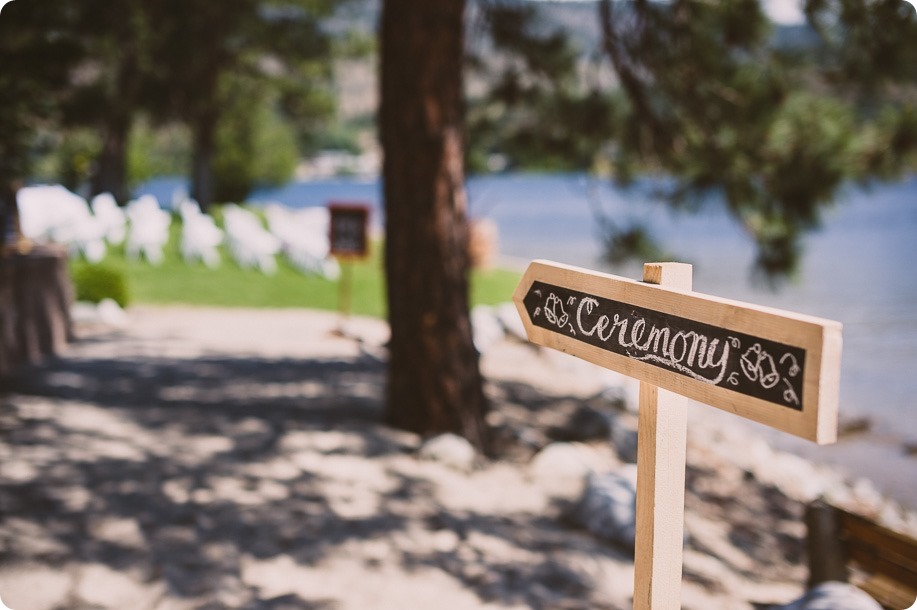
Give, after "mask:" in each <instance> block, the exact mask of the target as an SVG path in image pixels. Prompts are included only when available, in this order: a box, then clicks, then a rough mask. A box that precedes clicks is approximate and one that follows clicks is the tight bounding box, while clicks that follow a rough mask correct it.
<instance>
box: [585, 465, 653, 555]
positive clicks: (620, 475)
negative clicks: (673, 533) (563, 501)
mask: <svg viewBox="0 0 917 610" xmlns="http://www.w3.org/2000/svg"><path fill="white" fill-rule="evenodd" d="M571 517H572V518H573V520H574V521H575V522H576V523H577V524H579V525H581V526H582V527H584V528H586V529H587V530H588V531H590V532H592V533H593V534H594V535H596V536H598V537H599V538H602V539H603V540H608V541H609V542H613V543H615V544H618V545H620V546H622V547H625V548H628V549H633V548H634V541H635V539H636V536H637V466H636V465H635V464H625V465H624V466H622V467H620V468H618V469H617V470H615V471H614V472H609V473H606V474H594V475H592V476H590V477H589V480H588V481H587V483H586V488H585V490H584V491H583V495H582V497H581V498H580V500H579V502H578V503H577V505H576V507H575V508H574V509H573V512H572V514H571Z"/></svg>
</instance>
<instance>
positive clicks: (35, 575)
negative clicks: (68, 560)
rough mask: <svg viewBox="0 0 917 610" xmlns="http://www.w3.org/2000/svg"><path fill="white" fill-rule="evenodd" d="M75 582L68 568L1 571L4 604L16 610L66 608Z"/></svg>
mask: <svg viewBox="0 0 917 610" xmlns="http://www.w3.org/2000/svg"><path fill="white" fill-rule="evenodd" d="M72 587H73V578H72V577H71V575H70V571H69V570H68V569H65V568H51V567H48V566H43V565H38V564H16V565H12V566H5V567H0V591H2V592H3V596H4V597H3V601H4V602H5V603H6V604H8V605H9V607H10V608H12V609H13V610H54V609H55V608H62V607H65V604H66V603H67V596H68V595H69V594H70V591H71V589H72Z"/></svg>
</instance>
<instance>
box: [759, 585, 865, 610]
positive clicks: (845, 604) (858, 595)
mask: <svg viewBox="0 0 917 610" xmlns="http://www.w3.org/2000/svg"><path fill="white" fill-rule="evenodd" d="M774 610H882V607H881V606H880V605H879V604H878V603H877V602H876V600H874V599H873V598H871V597H870V596H869V595H867V594H866V593H864V592H863V591H861V590H860V589H858V588H856V587H854V586H853V585H851V584H847V583H843V582H825V583H822V584H820V585H818V586H817V587H814V588H812V589H810V590H809V591H807V592H806V594H805V595H803V596H802V597H800V598H799V599H797V600H796V601H794V602H791V603H789V604H787V605H785V606H778V607H776V608H774Z"/></svg>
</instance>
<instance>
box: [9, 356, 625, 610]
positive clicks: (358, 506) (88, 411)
mask: <svg viewBox="0 0 917 610" xmlns="http://www.w3.org/2000/svg"><path fill="white" fill-rule="evenodd" d="M5 382H6V386H5V394H0V451H2V454H0V462H3V463H5V466H4V468H3V470H0V473H2V474H0V568H2V567H3V566H13V565H33V566H34V565H42V566H46V567H49V568H52V569H55V570H62V571H68V572H74V571H76V573H82V572H80V570H81V569H85V566H104V567H105V568H107V569H110V570H111V571H114V572H117V573H119V574H122V575H127V576H128V577H129V578H130V579H131V582H132V583H133V587H134V590H135V592H142V593H144V594H149V599H150V601H149V603H148V604H147V605H145V606H144V605H142V604H140V603H139V602H138V603H137V604H135V605H134V607H136V608H138V610H143V608H144V607H148V608H151V609H152V608H159V607H164V606H161V605H158V604H162V603H163V602H164V600H169V599H171V600H179V601H180V602H182V603H184V604H185V605H183V606H177V607H181V608H185V607H187V608H195V609H199V610H204V609H206V610H211V609H216V608H245V609H252V610H254V609H265V610H268V609H270V610H305V609H324V608H333V607H336V602H335V600H334V599H330V598H328V596H327V595H317V596H316V595H315V594H313V593H312V592H310V591H309V590H308V589H307V588H306V585H302V586H299V585H296V584H295V582H293V583H292V584H291V583H290V582H280V583H278V582H277V581H296V580H297V579H302V578H305V576H308V570H310V569H319V568H320V567H321V565H322V563H323V562H324V561H326V560H327V559H328V557H329V556H331V555H334V554H345V555H348V556H350V557H351V558H352V559H353V560H354V561H357V562H360V561H362V562H364V564H365V566H368V567H369V569H372V566H373V562H377V563H378V562H381V563H387V562H393V563H394V564H398V565H400V566H401V567H402V568H405V569H408V570H417V569H419V568H423V567H426V568H428V569H430V568H435V569H438V570H442V571H444V572H445V573H447V574H449V575H451V576H452V577H454V578H455V579H456V580H457V581H458V582H460V583H461V584H462V585H463V586H464V587H466V588H467V589H468V590H470V591H473V592H474V593H475V594H476V595H477V596H478V597H479V598H480V599H481V600H486V601H495V602H499V603H505V604H524V605H527V606H529V607H532V608H544V609H547V608H586V607H590V608H611V607H612V606H609V605H607V604H604V605H603V603H602V602H601V601H600V600H597V599H596V598H595V596H594V595H593V593H592V591H593V589H594V588H595V587H594V584H595V583H594V582H593V581H592V577H593V576H596V575H597V572H595V571H590V569H588V568H586V569H582V568H573V567H570V565H569V562H568V561H566V558H569V557H571V556H574V555H575V556H577V557H582V556H587V555H589V554H598V555H603V554H604V555H605V556H608V557H614V558H618V559H621V560H623V561H627V556H626V555H625V554H621V553H619V552H618V551H616V550H614V549H611V548H609V547H606V546H604V545H601V544H597V543H595V542H594V541H592V540H591V539H590V538H589V537H587V536H585V535H583V534H581V533H579V532H575V531H572V530H571V529H570V528H569V527H568V526H566V525H565V524H564V523H563V521H562V520H561V519H559V518H557V517H558V516H559V513H560V510H559V509H557V510H555V511H554V513H553V514H548V515H534V514H529V513H519V514H512V515H502V516H499V517H496V516H493V515H484V514H477V513H474V512H470V511H466V512H460V513H456V512H450V511H446V510H445V509H443V507H442V506H441V505H440V504H439V502H438V501H437V499H436V494H435V489H434V487H435V486H434V484H433V482H431V480H430V479H429V478H427V477H425V476H421V475H420V474H417V473H416V472H414V471H412V470H411V468H413V466H410V462H409V461H406V460H408V459H409V458H410V460H413V457H411V456H412V454H413V452H414V451H415V450H416V439H415V438H413V437H412V436H410V435H405V434H401V433H398V432H395V431H393V430H389V429H387V428H385V427H384V426H382V425H381V424H380V421H381V415H382V403H381V396H380V394H381V389H382V388H383V384H384V368H383V365H382V364H381V363H380V362H379V361H378V360H375V359H373V358H370V357H363V358H357V359H353V360H297V359H267V358H234V357H227V356H225V355H217V354H212V355H205V356H203V357H199V358H189V359H182V358H166V357H143V358H133V359H130V360H127V359H114V358H111V359H108V358H98V359H92V358H79V359H72V360H57V361H54V362H52V363H50V364H48V365H46V366H43V367H33V368H30V369H26V370H24V371H22V372H21V374H19V375H17V376H16V377H14V378H11V379H8V380H5ZM503 390H504V391H505V392H507V393H509V394H512V395H513V396H515V398H516V400H515V402H516V403H519V404H528V405H529V407H526V408H531V409H535V410H537V409H538V408H539V407H540V406H544V405H545V404H547V401H545V402H544V403H540V402H538V399H537V397H534V396H528V397H525V396H520V395H519V392H524V390H521V389H520V388H519V387H511V386H509V385H507V386H506V387H505V388H504V389H503ZM514 393H515V394H514ZM532 405H534V406H532ZM538 442H541V440H538V439H536V440H535V441H533V443H535V444H536V445H537V443H538ZM367 458H373V459H367ZM387 460H388V461H387ZM399 460H400V461H399ZM443 530H450V531H454V532H457V533H456V534H455V541H454V544H452V545H451V546H449V547H448V548H439V547H436V548H434V547H431V546H430V545H426V546H425V545H424V544H425V543H423V544H422V543H417V542H412V541H411V536H413V535H414V534H416V533H418V532H419V533H420V534H424V535H426V534H430V536H431V537H432V538H435V534H436V533H437V532H440V531H443ZM475 540H478V541H480V540H487V541H490V542H488V544H490V543H492V541H493V540H502V543H503V545H504V546H507V545H508V546H510V547H513V549H514V551H513V552H509V553H502V554H501V553H499V552H498V553H494V554H492V555H491V554H489V553H487V552H486V548H487V544H483V543H482V544H478V543H476V542H474V541H475ZM365 541H383V550H382V552H381V554H379V553H377V554H376V555H372V556H370V555H371V554H370V555H367V556H366V557H363V556H362V555H361V553H363V552H364V551H365V549H364V548H363V547H361V546H360V544H361V543H363V542H365ZM515 550H518V553H517V552H516V551H515ZM517 555H521V556H524V557H525V559H512V557H516V556H517ZM281 557H285V558H290V559H291V560H292V564H291V565H288V566H286V567H282V566H281V567H277V565H276V560H277V559H278V558H281ZM271 562H275V563H271ZM265 566H268V567H267V568H265ZM271 566H275V567H273V568H271ZM265 570H268V571H270V570H275V571H276V575H274V576H268V577H265V576H264V575H263V574H264V571H265ZM258 574H261V576H260V577H259V576H258ZM253 575H254V576H253ZM79 581H80V577H79V576H76V577H74V579H73V580H72V581H71V583H70V587H69V590H68V592H67V597H66V598H65V599H64V600H62V602H61V603H60V604H59V607H60V608H64V607H67V608H79V607H86V608H89V607H98V604H97V605H96V606H92V605H91V604H89V603H88V602H85V601H81V600H82V598H81V597H80V591H81V589H80V582H79ZM355 586H359V583H355ZM291 587H292V590H290V588H291ZM80 604H83V605H80ZM111 604H112V605H111V606H105V607H115V606H114V604H115V602H114V601H112V602H111Z"/></svg>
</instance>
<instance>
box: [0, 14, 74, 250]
mask: <svg viewBox="0 0 917 610" xmlns="http://www.w3.org/2000/svg"><path fill="white" fill-rule="evenodd" d="M71 17H72V15H71V14H70V12H69V11H68V10H67V9H66V8H62V7H60V6H58V5H57V4H56V3H53V2H48V1H44V0H43V1H30V2H22V1H19V2H11V3H9V4H7V5H5V6H4V7H3V9H2V12H0V245H2V243H3V239H4V238H5V236H6V231H7V227H8V223H9V219H10V218H11V216H12V215H13V214H14V211H15V202H16V188H17V184H18V183H19V182H20V181H22V180H25V179H26V178H28V177H29V175H30V171H31V167H32V162H33V161H34V154H33V143H34V136H35V133H36V131H38V130H39V129H40V128H42V127H45V126H47V125H48V124H49V123H50V122H51V121H52V119H53V118H54V115H55V110H56V107H55V104H54V103H53V102H54V101H55V100H56V99H57V97H56V96H57V95H60V94H62V93H63V91H64V90H65V89H66V88H67V85H68V84H69V74H70V70H71V68H72V67H73V65H74V63H75V62H76V61H78V60H79V58H80V47H79V45H78V41H77V40H76V39H75V38H74V37H72V36H70V35H69V32H70V31H71V28H70V25H71Z"/></svg>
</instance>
